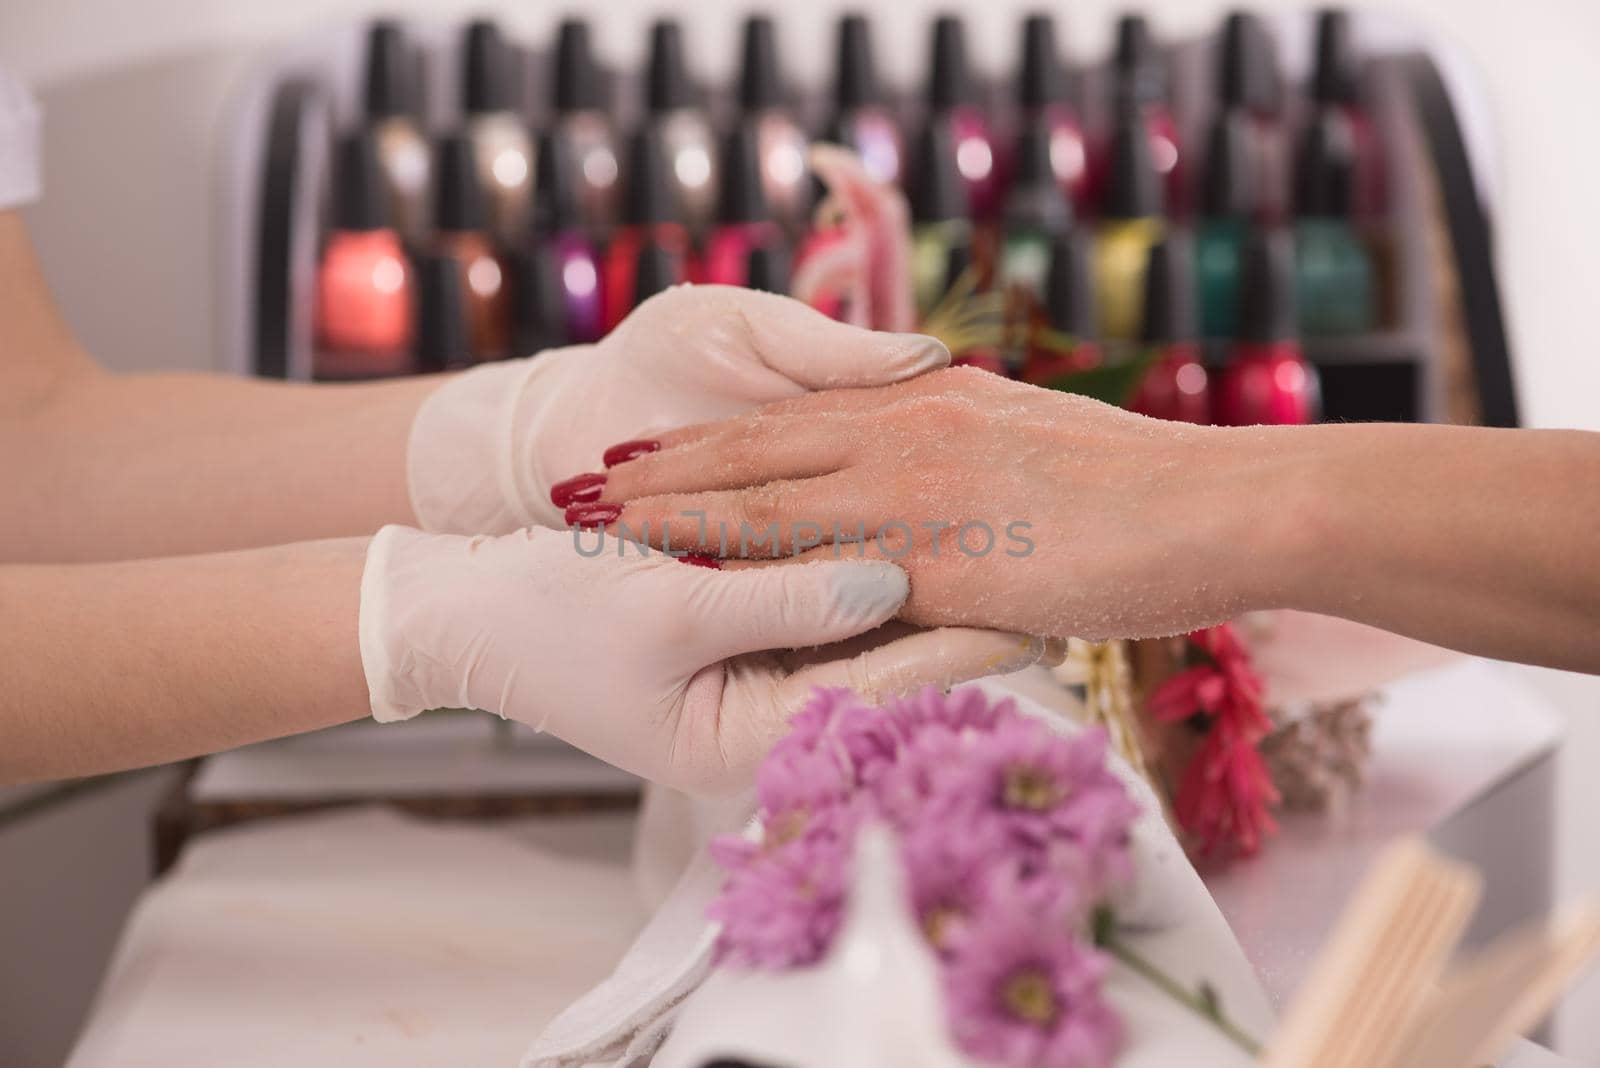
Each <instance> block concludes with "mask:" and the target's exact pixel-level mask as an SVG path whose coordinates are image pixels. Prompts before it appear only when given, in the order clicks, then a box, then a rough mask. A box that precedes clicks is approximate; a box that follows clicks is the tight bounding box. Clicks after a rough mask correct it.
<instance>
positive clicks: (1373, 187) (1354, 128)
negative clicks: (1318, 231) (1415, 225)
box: [1311, 8, 1387, 221]
mask: <svg viewBox="0 0 1600 1068" xmlns="http://www.w3.org/2000/svg"><path fill="white" fill-rule="evenodd" d="M1311 100H1312V104H1313V106H1314V108H1315V110H1316V111H1318V112H1322V111H1337V112H1338V113H1339V114H1341V115H1343V116H1344V119H1345V121H1346V123H1348V124H1349V127H1350V134H1351V137H1352V139H1353V141H1354V155H1355V159H1354V174H1353V176H1352V178H1353V184H1354V188H1353V190H1352V198H1353V204H1352V210H1353V212H1354V214H1355V216H1356V218H1357V220H1358V221H1359V220H1369V219H1373V218H1376V217H1378V216H1381V215H1382V214H1383V212H1384V209H1385V206H1386V200H1387V197H1386V189H1385V178H1384V170H1385V168H1384V160H1383V148H1382V144H1381V143H1380V141H1379V139H1378V134H1377V130H1376V129H1375V128H1374V126H1373V124H1372V117H1371V116H1370V115H1369V114H1368V113H1367V110H1366V108H1365V107H1363V106H1362V103H1361V63H1360V58H1359V57H1358V56H1357V54H1356V49H1355V43H1354V36H1353V33H1352V31H1351V26H1350V13H1349V12H1348V11H1344V10H1342V9H1339V8H1324V9H1323V10H1321V11H1319V12H1318V13H1317V32H1316V65H1315V67H1314V68H1313V70H1312V75H1311Z"/></svg>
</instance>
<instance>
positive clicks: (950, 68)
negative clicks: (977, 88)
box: [928, 15, 976, 111]
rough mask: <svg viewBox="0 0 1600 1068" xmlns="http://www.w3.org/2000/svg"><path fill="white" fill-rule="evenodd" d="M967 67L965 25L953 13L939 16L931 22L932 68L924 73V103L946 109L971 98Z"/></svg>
mask: <svg viewBox="0 0 1600 1068" xmlns="http://www.w3.org/2000/svg"><path fill="white" fill-rule="evenodd" d="M975 98H976V97H975V94H974V92H973V86H972V73H971V72H970V71H969V70H968V69H967V28H966V25H965V24H964V23H963V22H962V21H961V19H960V18H959V17H958V16H956V15H940V16H939V17H938V18H937V19H935V20H934V23H933V68H932V70H931V72H930V73H929V76H928V105H929V106H930V107H932V108H933V110H935V111H948V110H949V109H950V108H953V107H958V106H960V105H962V104H970V103H972V102H973V100H974V99H975Z"/></svg>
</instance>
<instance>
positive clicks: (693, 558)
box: [673, 553, 722, 571]
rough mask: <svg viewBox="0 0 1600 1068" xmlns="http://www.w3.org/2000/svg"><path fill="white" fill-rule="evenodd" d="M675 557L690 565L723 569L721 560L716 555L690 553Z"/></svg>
mask: <svg viewBox="0 0 1600 1068" xmlns="http://www.w3.org/2000/svg"><path fill="white" fill-rule="evenodd" d="M673 559H674V560H676V561H678V563H680V564H688V565H689V566H690V567H709V568H711V569H712V570H713V571H721V570H722V561H721V560H719V559H717V558H716V557H715V556H706V555H704V554H703V553H690V554H688V555H687V556H675V557H673Z"/></svg>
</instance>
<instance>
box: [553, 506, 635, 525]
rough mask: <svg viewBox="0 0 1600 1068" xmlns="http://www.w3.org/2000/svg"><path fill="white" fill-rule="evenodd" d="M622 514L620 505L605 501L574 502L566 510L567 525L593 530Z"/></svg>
mask: <svg viewBox="0 0 1600 1068" xmlns="http://www.w3.org/2000/svg"><path fill="white" fill-rule="evenodd" d="M621 514H622V505H620V504H612V503H611V502H609V501H607V502H605V503H603V504H575V505H573V506H572V507H570V508H568V509H567V511H566V519H567V526H569V527H571V526H577V527H581V528H582V529H584V530H594V529H596V528H597V527H603V526H605V525H606V524H607V523H611V522H614V521H615V520H616V518H617V516H619V515H621Z"/></svg>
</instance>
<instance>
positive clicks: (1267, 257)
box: [1237, 230, 1296, 341]
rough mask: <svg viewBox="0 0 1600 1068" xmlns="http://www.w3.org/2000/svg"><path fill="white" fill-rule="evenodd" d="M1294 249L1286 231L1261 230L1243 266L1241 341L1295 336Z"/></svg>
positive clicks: (1252, 238)
mask: <svg viewBox="0 0 1600 1068" xmlns="http://www.w3.org/2000/svg"><path fill="white" fill-rule="evenodd" d="M1295 330H1296V321H1295V303H1294V248H1293V246H1292V245H1291V244H1290V241H1289V235H1288V234H1287V233H1285V232H1280V231H1271V230H1257V231H1255V232H1254V233H1252V234H1251V235H1250V239H1249V240H1248V241H1247V242H1246V243H1245V247H1244V255H1243V258H1242V261H1241V263H1240V267H1239V329H1238V333H1237V338H1238V340H1240V341H1281V340H1283V339H1285V338H1292V337H1294V336H1295Z"/></svg>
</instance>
